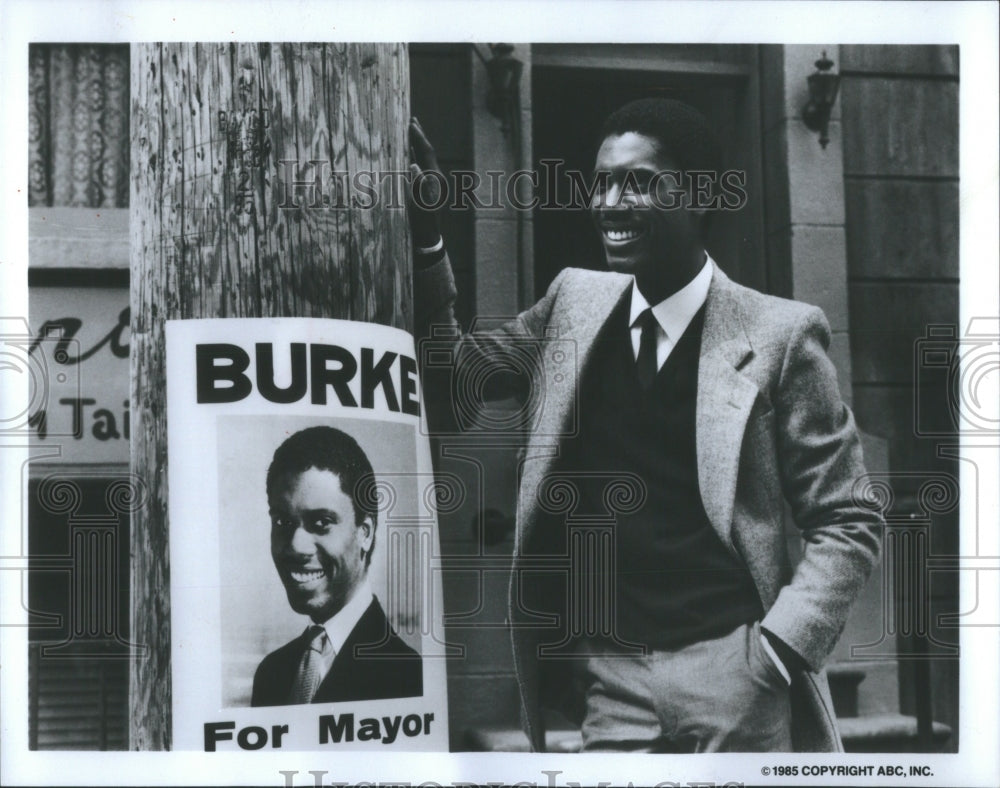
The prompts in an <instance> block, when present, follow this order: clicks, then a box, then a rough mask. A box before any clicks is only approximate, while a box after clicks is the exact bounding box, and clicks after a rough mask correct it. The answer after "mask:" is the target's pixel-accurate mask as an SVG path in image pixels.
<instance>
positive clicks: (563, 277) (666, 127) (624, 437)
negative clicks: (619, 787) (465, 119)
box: [411, 99, 881, 752]
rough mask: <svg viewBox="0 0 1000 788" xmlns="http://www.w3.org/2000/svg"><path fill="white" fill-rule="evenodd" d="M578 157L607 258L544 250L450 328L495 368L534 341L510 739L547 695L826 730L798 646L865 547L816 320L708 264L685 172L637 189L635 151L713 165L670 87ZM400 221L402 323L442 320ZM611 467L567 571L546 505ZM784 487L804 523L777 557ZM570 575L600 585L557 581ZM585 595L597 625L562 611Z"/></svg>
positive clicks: (729, 742)
mask: <svg viewBox="0 0 1000 788" xmlns="http://www.w3.org/2000/svg"><path fill="white" fill-rule="evenodd" d="M411 140H412V141H413V147H414V154H415V159H416V162H417V166H415V167H414V172H415V173H418V172H419V171H420V169H421V167H422V168H423V169H429V168H432V167H434V166H436V163H435V162H434V159H433V151H432V149H431V148H430V146H429V145H428V144H427V142H426V139H425V138H424V136H423V134H422V132H421V131H420V129H419V126H418V125H416V124H414V125H412V126H411ZM595 170H596V172H597V174H598V177H599V178H604V180H603V185H602V186H601V188H599V189H598V191H597V194H596V195H595V197H594V198H593V201H592V203H591V211H592V215H593V217H594V220H595V224H596V225H597V229H598V231H599V232H600V234H601V237H602V241H603V244H604V251H605V255H606V258H607V261H608V267H609V268H610V269H611V271H610V272H593V271H584V270H579V269H573V268H567V269H564V270H563V271H562V272H561V273H560V275H559V276H558V277H557V278H556V279H555V281H554V282H553V283H552V285H551V286H550V288H549V290H548V292H547V293H546V294H545V296H544V297H543V298H542V299H541V300H540V301H539V302H538V303H537V304H535V305H534V306H533V307H531V308H530V309H528V310H527V311H525V312H524V313H522V314H521V315H519V316H518V317H517V318H516V319H514V320H512V321H510V322H509V323H507V324H506V325H504V326H502V327H501V328H499V329H497V330H495V331H492V332H488V333H477V334H473V335H467V336H465V337H460V338H456V342H455V346H454V359H455V364H456V365H458V366H461V365H463V364H469V363H475V364H482V363H484V361H486V362H495V363H496V364H497V365H498V366H497V367H496V369H502V368H503V367H504V364H505V359H507V360H508V361H511V360H512V359H513V356H514V355H515V354H523V352H524V348H525V347H530V346H532V343H535V345H534V346H535V347H537V356H536V362H537V363H536V365H535V374H534V376H533V379H532V380H531V386H534V387H541V390H540V395H541V396H542V397H543V398H544V407H543V408H541V409H540V411H539V414H538V419H537V421H536V422H535V423H534V424H533V425H532V429H531V431H530V435H529V436H528V439H527V450H526V454H525V459H524V464H523V467H522V472H521V478H520V488H519V497H518V505H517V530H516V538H515V552H514V558H513V569H512V576H511V584H510V618H511V624H512V638H513V648H514V662H515V667H516V670H517V676H518V682H519V685H520V692H521V702H522V706H523V720H524V724H525V729H526V733H527V735H528V737H529V740H530V742H531V745H532V747H533V748H534V749H538V750H541V749H544V746H545V731H544V724H543V715H542V706H543V705H552V706H555V707H557V708H559V709H560V710H561V711H563V712H564V713H565V714H566V715H567V716H569V717H570V718H571V719H575V720H577V721H579V722H580V723H581V725H582V732H583V746H584V749H585V750H595V751H599V750H603V751H645V752H707V751H752V750H770V751H787V750H791V749H796V750H801V751H822V750H838V749H841V744H840V739H839V736H838V733H837V729H836V723H835V719H834V716H833V707H832V702H831V699H830V695H829V689H828V687H827V684H826V679H825V676H824V674H823V672H822V666H823V663H824V661H825V659H826V658H827V657H828V655H829V654H830V652H831V650H832V649H833V647H834V644H835V643H836V641H837V639H838V637H839V635H840V633H841V632H842V630H843V627H844V623H845V621H846V618H847V615H848V612H849V609H850V607H851V605H852V603H853V602H854V599H855V598H856V596H857V594H858V593H859V591H860V590H861V588H862V585H863V584H864V582H865V580H866V579H867V577H868V575H869V573H870V571H871V569H872V567H873V566H874V564H875V562H876V561H877V559H878V552H879V545H880V528H881V520H880V518H879V516H878V515H877V514H876V513H875V512H873V511H871V510H869V509H867V508H865V507H863V506H862V505H860V503H859V501H858V500H857V496H856V494H855V489H856V486H857V485H858V483H859V480H860V479H861V477H862V476H863V475H864V473H865V471H864V466H863V461H862V455H861V445H860V441H859V437H858V434H857V430H856V427H855V424H854V420H853V417H852V415H851V413H850V411H849V410H848V409H847V407H846V406H845V405H844V403H843V402H842V401H841V398H840V394H839V390H838V387H837V381H836V373H835V370H834V367H833V365H832V363H831V362H830V360H829V359H828V357H827V355H826V348H827V346H828V345H829V341H830V330H829V327H828V325H827V322H826V319H825V317H824V316H823V314H822V312H821V311H820V310H819V309H817V308H815V307H811V306H807V305H805V304H801V303H797V302H794V301H789V300H785V299H780V298H776V297H772V296H767V295H763V294H761V293H759V292H756V291H754V290H751V289H749V288H746V287H742V286H740V285H738V284H736V283H734V282H732V281H731V280H730V279H729V278H728V277H727V276H726V275H725V274H724V273H723V272H722V271H721V270H720V269H719V268H718V266H716V265H715V264H714V262H713V261H712V260H711V259H710V258H709V257H708V255H707V254H706V252H705V249H704V241H703V239H704V237H705V227H706V224H707V222H708V220H709V218H710V215H711V210H710V208H711V207H712V205H711V204H710V203H708V204H703V203H699V202H698V201H696V200H695V199H693V195H694V193H693V191H688V192H687V196H688V200H687V202H686V203H684V205H683V207H682V208H681V209H677V208H675V207H674V206H673V205H671V206H667V205H666V204H665V202H664V201H663V200H662V199H658V197H662V193H661V192H658V191H657V189H659V188H660V186H661V185H662V183H663V179H662V178H661V177H660V176H659V175H658V173H674V174H676V173H680V175H681V178H682V180H683V176H684V174H685V173H688V172H693V171H709V172H714V173H719V172H720V170H719V154H718V145H717V143H716V142H715V140H714V136H713V133H712V131H711V129H710V128H709V127H708V124H707V122H706V121H705V119H704V118H703V117H702V116H701V115H700V114H699V113H697V112H696V111H695V110H693V109H692V108H690V107H688V106H686V105H684V104H681V103H679V102H674V101H668V100H663V99H654V100H643V101H639V102H633V103H631V104H629V105H626V106H625V107H623V108H622V109H620V110H618V111H617V112H616V113H614V114H613V115H612V116H611V117H610V118H609V119H608V121H607V122H606V124H605V128H604V133H603V142H602V144H601V146H600V149H599V151H598V154H597V162H596V167H595ZM703 196H704V195H703ZM414 240H415V244H416V246H417V253H416V255H415V275H414V287H415V303H416V309H417V327H418V332H419V331H424V330H426V327H428V326H430V325H434V324H441V323H444V324H449V325H455V321H454V315H453V312H452V304H453V302H454V299H455V295H456V293H455V289H454V279H453V277H452V274H451V269H450V266H449V263H448V260H447V257H446V255H445V254H444V251H443V249H442V244H441V242H440V239H439V237H438V236H437V235H436V229H435V225H434V223H433V221H431V220H430V219H429V218H428V217H427V215H426V214H422V213H421V212H420V211H414ZM555 338H557V339H558V340H561V341H562V342H561V344H559V345H558V349H553V348H555V347H556V343H555V342H554V339H555ZM567 339H568V340H571V341H572V347H574V348H575V358H569V359H567V358H566V356H567V353H566V347H567V346H566V344H565V340H567ZM433 372H434V371H433V370H430V369H425V370H424V382H425V391H427V392H428V393H429V395H430V396H428V397H427V400H428V402H429V403H430V404H433V401H434V397H433V387H434V385H435V382H434V376H433ZM492 382H496V381H492ZM499 388H500V389H501V390H500V391H499V392H498V393H500V394H503V393H520V394H522V395H523V394H524V392H523V390H521V391H520V392H518V391H517V387H516V386H514V387H512V388H511V389H510V390H509V391H506V392H505V391H503V389H502V387H499ZM536 393H538V390H536ZM608 480H610V482H608ZM564 482H568V483H569V484H570V485H571V486H572V487H573V492H572V493H571V494H570V498H571V499H572V503H571V504H569V505H562V506H561V508H560V505H556V506H554V505H553V498H554V497H558V495H556V496H554V495H553V492H552V491H553V484H557V483H564ZM620 482H634V484H633V488H632V490H631V493H630V495H631V498H632V501H631V502H624V503H623V502H622V501H618V503H619V504H621V505H619V506H618V511H617V517H616V519H615V520H614V525H613V529H612V533H613V536H612V539H611V542H612V544H613V548H612V553H610V554H609V555H610V556H611V558H610V559H609V563H608V564H607V565H605V566H597V568H596V569H595V565H588V566H587V567H586V568H584V567H582V566H579V565H575V564H573V563H572V562H571V563H570V567H569V569H568V574H569V576H568V577H567V570H566V568H565V559H566V556H567V555H569V554H570V553H571V552H572V551H571V550H570V548H569V547H568V545H569V544H570V543H571V542H572V538H571V536H570V534H569V531H570V530H571V527H570V526H569V525H568V524H567V523H568V521H569V520H570V519H573V518H577V520H578V521H579V519H580V517H581V516H582V517H583V519H586V516H587V515H590V516H596V515H606V514H607V507H608V505H609V500H610V498H609V490H611V489H612V488H613V487H614V484H615V483H620ZM609 484H610V486H609ZM602 485H603V487H602ZM611 497H613V496H611ZM784 502H787V503H788V505H789V506H790V509H791V515H792V518H793V519H794V523H795V525H796V526H797V527H798V529H799V532H800V533H801V536H802V539H803V544H804V549H803V552H802V558H801V560H800V561H799V563H798V565H797V566H796V567H794V569H793V567H792V566H791V563H790V561H789V556H788V553H787V549H786V542H785V535H784V525H783V522H784V509H783V505H784ZM563 503H565V502H557V504H563ZM602 507H603V509H602ZM546 559H548V565H546ZM560 561H562V563H560ZM547 569H548V570H550V571H548V572H546V570H547ZM584 573H586V574H584ZM588 582H589V583H592V584H596V585H597V586H600V587H603V588H606V589H609V590H608V593H607V594H606V595H605V596H604V597H601V595H600V594H597V596H596V597H595V596H594V595H593V594H591V595H590V596H589V597H588V596H587V595H586V593H585V594H583V596H581V595H580V593H576V594H573V593H570V592H571V591H573V590H578V589H579V588H581V587H582V586H585V585H586V583H588ZM602 583H603V584H604V585H603V586H602V585H601V584H602ZM595 599H596V601H594V600H595ZM588 605H590V607H589V608H588ZM595 606H596V607H595ZM602 615H603V616H605V617H606V618H607V617H608V616H609V615H610V619H611V621H612V626H611V627H610V629H609V628H608V627H604V628H603V629H602V628H601V627H600V626H596V627H595V626H591V627H589V628H587V627H582V628H581V626H580V625H579V622H580V621H581V620H588V621H590V620H593V619H600V618H601V616H602ZM588 617H589V618H588ZM546 622H548V625H546ZM581 633H582V634H581Z"/></svg>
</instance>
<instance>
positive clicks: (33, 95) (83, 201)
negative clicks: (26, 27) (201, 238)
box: [28, 44, 129, 208]
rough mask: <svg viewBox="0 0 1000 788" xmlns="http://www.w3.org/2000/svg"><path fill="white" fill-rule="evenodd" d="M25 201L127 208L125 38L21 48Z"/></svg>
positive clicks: (126, 68)
mask: <svg viewBox="0 0 1000 788" xmlns="http://www.w3.org/2000/svg"><path fill="white" fill-rule="evenodd" d="M28 57H29V68H28V79H29V97H28V105H29V110H28V114H29V115H28V205H41V206H75V207H86V208H125V207H128V165H129V132H128V128H129V116H128V111H129V49H128V45H127V44H126V45H107V44H105V45H80V44H33V45H32V46H31V47H30V49H29V55H28Z"/></svg>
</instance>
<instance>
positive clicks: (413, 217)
mask: <svg viewBox="0 0 1000 788" xmlns="http://www.w3.org/2000/svg"><path fill="white" fill-rule="evenodd" d="M409 137H410V160H411V163H410V173H411V175H412V181H411V183H412V186H411V188H410V190H409V192H408V195H409V200H408V203H407V207H408V209H409V214H410V229H411V231H412V233H413V245H414V246H415V247H416V248H417V249H418V250H420V249H430V248H433V247H435V246H436V245H437V244H438V243H439V242H440V241H441V226H440V222H439V221H438V216H437V212H438V211H439V210H440V209H441V207H442V206H443V205H444V203H445V201H446V196H445V180H444V175H443V173H442V172H441V169H440V167H439V166H438V160H437V154H436V153H435V152H434V146H433V145H431V143H430V141H429V140H428V139H427V135H426V134H424V130H423V129H422V128H421V126H420V121H418V120H417V119H416V118H410V126H409Z"/></svg>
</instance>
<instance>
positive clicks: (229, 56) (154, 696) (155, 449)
mask: <svg viewBox="0 0 1000 788" xmlns="http://www.w3.org/2000/svg"><path fill="white" fill-rule="evenodd" d="M408 81H409V64H408V59H407V51H406V47H405V46H403V45H398V44H292V43H282V44H232V43H221V44H211V43H209V44H189V43H182V44H137V45H133V46H132V103H131V116H132V138H133V140H132V162H131V201H130V210H131V216H130V232H131V255H132V277H131V281H132V294H131V305H132V326H131V330H132V348H133V350H132V392H131V396H132V403H133V406H132V418H133V430H132V435H133V440H132V467H133V471H134V472H135V473H137V474H140V475H141V477H142V478H143V479H145V480H147V482H148V483H149V486H150V499H149V500H150V503H149V505H148V506H147V507H146V509H145V510H143V511H141V512H140V513H139V514H138V516H136V517H135V518H134V519H133V529H132V530H133V537H132V632H133V637H134V639H135V640H136V641H138V642H140V643H144V644H145V645H146V646H147V647H148V656H147V657H146V658H145V659H143V660H140V661H138V662H136V663H135V665H134V666H133V671H132V675H131V679H130V695H131V698H130V702H131V708H132V727H131V742H130V746H131V748H132V749H142V750H144V749H168V748H169V747H170V731H171V720H170V707H171V690H170V628H169V615H170V604H169V587H170V586H169V564H168V555H169V526H168V512H167V479H166V457H167V442H166V437H167V432H166V402H165V386H164V376H165V374H164V372H165V365H164V360H165V359H164V321H165V320H167V319H186V318H204V317H267V316H275V317H332V318H345V319H352V320H363V321H370V322H376V323H382V324H385V325H391V326H396V327H400V328H409V327H410V324H411V316H412V304H411V292H410V279H411V277H410V254H409V231H408V226H407V222H406V215H405V210H404V201H403V199H402V196H401V192H400V196H399V197H398V199H397V200H395V201H394V202H395V205H390V204H388V203H389V202H390V201H389V200H388V199H386V198H387V197H388V185H387V184H386V188H385V189H384V190H382V191H383V193H382V194H380V195H379V197H380V198H381V199H379V200H377V203H378V204H376V205H374V206H372V207H366V206H367V205H369V204H371V203H372V201H373V198H372V197H371V196H370V195H368V194H366V193H365V192H364V191H363V190H359V189H357V188H354V185H353V184H352V178H354V177H355V176H357V175H358V174H359V173H368V174H369V175H370V177H371V178H372V179H374V181H375V182H376V183H377V182H378V181H379V179H380V178H382V177H383V174H384V173H392V172H398V173H404V172H405V171H406V164H407V161H406V153H407V145H406V126H407V119H408V116H409V89H408ZM309 162H312V164H311V165H309V164H308V163H309ZM295 163H298V169H299V171H298V172H297V173H294V172H291V171H290V170H289V167H292V168H293V169H294V168H295ZM335 172H342V173H344V174H345V175H344V177H343V178H340V179H338V178H335V177H334V175H333V173H335ZM317 176H318V177H319V180H320V185H319V188H316V187H315V186H308V187H298V189H297V191H295V192H291V193H290V192H289V191H288V189H287V186H288V181H289V180H290V179H296V178H297V179H298V180H310V181H313V182H315V180H316V178H317ZM362 177H363V176H362ZM337 180H341V181H343V182H345V183H346V185H347V189H346V190H345V191H343V192H342V193H341V194H340V195H339V196H336V195H334V194H333V192H332V184H333V182H334V181H337ZM317 198H318V201H317ZM324 199H325V200H326V202H324Z"/></svg>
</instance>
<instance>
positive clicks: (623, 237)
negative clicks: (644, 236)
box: [604, 230, 639, 241]
mask: <svg viewBox="0 0 1000 788" xmlns="http://www.w3.org/2000/svg"><path fill="white" fill-rule="evenodd" d="M604 234H605V235H606V236H608V238H609V239H611V240H612V241H631V240H632V239H633V238H638V237H639V231H638V230H605V231H604Z"/></svg>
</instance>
